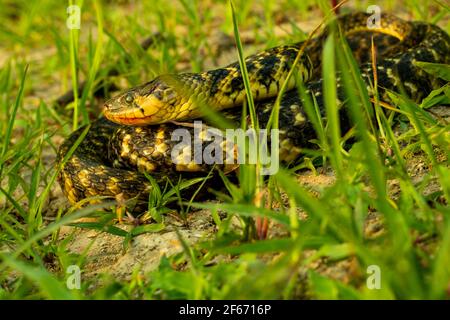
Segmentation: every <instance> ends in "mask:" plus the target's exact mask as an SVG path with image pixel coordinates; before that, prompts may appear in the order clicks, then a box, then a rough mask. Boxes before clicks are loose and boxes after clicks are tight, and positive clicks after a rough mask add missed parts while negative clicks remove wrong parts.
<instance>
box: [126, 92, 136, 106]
mask: <svg viewBox="0 0 450 320" xmlns="http://www.w3.org/2000/svg"><path fill="white" fill-rule="evenodd" d="M133 100H134V98H133V95H132V94H131V93H127V95H126V96H125V102H126V103H128V104H131V103H132V102H133Z"/></svg>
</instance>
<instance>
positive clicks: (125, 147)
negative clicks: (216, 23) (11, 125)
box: [57, 12, 450, 211]
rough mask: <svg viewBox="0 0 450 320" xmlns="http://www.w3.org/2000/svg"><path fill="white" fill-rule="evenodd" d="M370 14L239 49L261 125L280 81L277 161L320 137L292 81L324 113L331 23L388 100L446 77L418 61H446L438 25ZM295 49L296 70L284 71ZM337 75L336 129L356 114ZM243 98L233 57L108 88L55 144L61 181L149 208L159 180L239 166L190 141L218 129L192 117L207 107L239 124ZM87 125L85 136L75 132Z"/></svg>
mask: <svg viewBox="0 0 450 320" xmlns="http://www.w3.org/2000/svg"><path fill="white" fill-rule="evenodd" d="M370 18H371V16H370V15H369V14H367V13H362V12H356V13H349V14H345V15H341V16H337V17H336V18H335V20H334V24H329V25H327V26H325V27H324V28H323V31H322V32H321V33H320V34H319V35H318V36H316V37H312V38H311V39H307V40H305V41H301V42H298V43H294V44H289V45H281V46H277V47H274V48H270V49H267V50H264V51H261V52H258V53H255V54H253V55H250V56H248V57H247V58H246V59H245V62H244V63H245V66H246V70H247V74H248V80H249V81H248V85H249V86H248V89H249V91H250V92H251V94H252V97H253V99H254V101H255V112H256V118H257V119H258V120H259V125H260V127H261V128H264V127H265V126H266V125H267V124H268V122H269V119H270V115H271V113H272V109H273V106H274V104H275V101H276V98H277V95H278V93H279V92H280V88H281V86H282V85H283V83H284V82H286V83H285V85H286V92H285V94H284V95H283V96H282V98H281V100H280V104H279V107H280V109H279V123H278V128H279V141H278V149H277V150H278V153H279V160H280V161H282V162H284V163H287V164H289V163H295V161H297V160H298V159H299V157H301V154H302V150H304V149H305V148H314V147H316V145H315V144H314V142H313V141H314V139H317V133H316V131H315V129H314V126H313V124H312V121H311V120H310V119H309V117H308V115H307V113H306V111H305V108H304V104H305V100H304V97H303V96H302V97H301V96H300V95H299V91H298V90H297V88H298V86H299V84H300V83H302V84H303V85H304V88H305V93H306V94H307V95H308V96H309V97H310V98H311V99H312V101H314V102H315V105H316V106H317V108H318V110H319V112H320V115H321V116H322V117H326V114H325V108H324V98H323V79H322V73H321V68H322V61H321V60H322V53H323V47H324V43H325V41H326V39H327V38H328V36H329V35H330V34H331V32H332V29H333V27H332V26H334V29H336V26H338V30H339V31H340V32H341V34H342V35H343V36H344V37H345V39H346V41H347V42H348V45H349V48H350V49H351V51H352V53H353V55H354V57H355V60H356V61H357V63H358V66H359V69H360V73H361V76H362V79H363V80H364V82H365V84H366V86H367V91H368V93H369V95H371V96H373V95H374V94H375V92H377V93H378V94H379V96H380V99H381V100H382V101H387V102H390V101H391V100H390V95H389V94H388V93H389V91H393V92H397V93H402V94H406V95H407V96H408V97H409V98H410V99H411V100H413V101H416V102H420V101H421V100H422V99H423V98H425V97H426V96H428V95H429V94H430V93H431V92H432V91H433V90H435V89H438V88H440V87H442V86H443V85H445V83H446V82H445V81H444V80H443V79H440V78H439V77H437V76H434V75H432V74H430V73H427V72H425V71H424V70H423V69H421V68H419V67H418V66H417V64H416V62H417V61H421V62H429V63H439V64H449V63H450V37H449V36H448V34H447V33H446V32H445V31H444V30H442V29H441V28H439V27H438V26H436V25H433V24H430V23H426V22H420V21H406V20H403V19H401V18H398V17H396V16H394V15H391V14H388V13H383V14H381V16H380V19H379V21H378V22H377V23H375V24H374V25H369V24H368V21H369V19H370ZM372 42H373V44H374V46H375V48H376V52H377V55H376V59H377V60H376V62H375V63H374V61H371V58H372ZM297 56H298V61H297V63H296V65H295V66H294V67H295V74H296V76H295V77H292V76H291V77H289V76H288V74H289V71H290V70H291V68H292V67H293V65H294V61H295V60H296V58H297ZM374 67H375V68H376V70H374ZM374 74H377V82H376V83H377V88H376V89H377V90H375V88H374V85H373V84H374ZM342 82H343V81H342V77H341V76H340V74H339V71H338V72H337V73H336V86H337V100H338V101H337V103H338V104H339V105H340V109H339V120H340V125H341V130H342V132H346V131H347V130H349V129H350V128H351V127H352V123H351V121H350V119H349V116H348V114H347V111H346V108H345V105H346V101H347V99H346V96H345V91H344V90H343V87H344V85H343V83H342ZM246 99H247V97H246V87H245V81H244V78H243V74H242V70H241V67H240V64H239V62H235V63H232V64H230V65H228V66H225V67H222V68H217V69H214V70H208V71H204V72H200V73H179V74H165V75H160V76H158V77H156V78H154V79H153V80H151V81H149V82H147V83H144V84H142V85H139V86H136V87H133V88H131V89H128V90H126V91H125V92H123V93H121V94H119V95H117V96H114V97H113V98H111V99H110V100H108V101H106V102H105V103H104V107H103V116H101V117H100V118H98V119H97V120H95V121H94V122H93V123H91V124H90V125H88V127H81V128H79V129H78V130H76V131H75V132H73V133H72V134H71V135H70V136H69V137H68V138H67V139H66V140H65V141H64V143H63V144H62V145H61V147H60V148H59V150H58V152H57V162H58V163H59V164H61V170H60V172H59V174H58V182H59V184H60V186H61V188H62V190H63V193H64V194H65V195H66V197H67V198H68V200H69V202H70V203H72V204H77V203H80V202H82V201H87V202H88V203H92V202H98V201H103V199H115V200H121V201H123V200H126V201H128V203H133V206H134V209H133V210H138V211H139V210H145V206H146V203H148V199H149V194H150V193H151V192H152V191H154V190H155V188H156V186H158V187H159V186H162V187H161V188H164V190H167V188H168V186H169V187H170V186H173V185H174V184H176V183H177V182H178V183H179V182H180V181H189V180H190V179H196V178H198V177H200V178H201V177H205V175H206V174H208V175H211V172H213V173H212V175H213V176H215V177H216V176H217V174H216V172H217V171H218V170H222V171H223V172H234V171H236V170H238V168H239V165H238V164H236V163H231V164H230V163H227V164H218V163H202V162H199V161H195V159H194V158H195V156H194V157H193V153H194V148H195V147H194V146H193V144H192V143H193V141H201V142H205V143H201V146H200V153H201V152H204V151H206V149H207V148H210V146H209V145H208V144H207V143H206V142H211V141H214V139H212V138H211V136H208V134H209V133H210V132H211V130H212V131H214V130H218V129H217V128H214V126H211V125H209V124H208V121H207V120H206V124H200V126H196V122H195V120H196V119H201V118H202V116H204V115H205V112H207V111H208V110H209V109H210V110H214V112H218V113H220V114H222V115H224V116H225V117H226V118H227V119H230V121H231V122H232V123H234V124H235V125H236V126H241V125H242V122H243V121H245V122H248V121H249V116H248V115H245V114H244V116H243V114H242V110H244V109H243V108H242V106H243V104H244V102H245V101H246ZM180 130H181V132H183V134H185V135H186V136H187V137H188V138H189V141H190V142H189V143H187V144H184V145H182V147H181V148H180V144H179V141H177V140H176V139H174V134H175V133H177V132H179V131H180ZM219 131H220V130H219ZM86 132H87V133H86ZM220 132H222V131H220ZM83 133H85V136H84V138H83V139H82V140H81V142H80V141H79V139H80V136H81V135H82V134H83ZM196 139H197V140H196ZM76 142H78V144H77V145H76V148H75V149H74V145H75V143H76ZM272 144H273V143H272ZM215 147H217V145H216V146H215ZM73 149H74V150H73ZM176 149H177V150H176ZM214 150H215V153H216V154H215V155H219V156H220V155H222V156H223V154H225V153H226V152H230V149H229V148H226V147H225V146H224V144H223V141H222V144H221V145H219V149H214ZM174 151H177V152H178V153H175V154H176V155H178V156H179V159H178V160H177V158H176V157H175V159H174V156H173V154H174ZM69 152H70V153H69ZM236 154H237V152H236V148H235V147H233V144H232V146H231V158H232V159H234V160H236V157H237V155H236ZM176 160H177V161H176ZM216 169H218V170H216ZM155 183H156V185H155ZM213 186H214V184H213ZM188 189H189V188H186V190H188ZM185 192H186V194H187V193H188V191H185ZM142 208H144V209H142Z"/></svg>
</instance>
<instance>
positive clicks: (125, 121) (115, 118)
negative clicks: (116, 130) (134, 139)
mask: <svg viewBox="0 0 450 320" xmlns="http://www.w3.org/2000/svg"><path fill="white" fill-rule="evenodd" d="M103 114H104V115H105V117H106V118H107V119H108V120H110V121H112V122H115V123H117V124H121V125H129V126H145V125H148V124H149V123H152V124H153V123H155V122H154V121H153V119H154V117H153V115H151V116H139V117H136V116H134V115H133V113H132V114H128V113H127V114H115V113H110V112H107V111H104V112H103Z"/></svg>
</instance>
